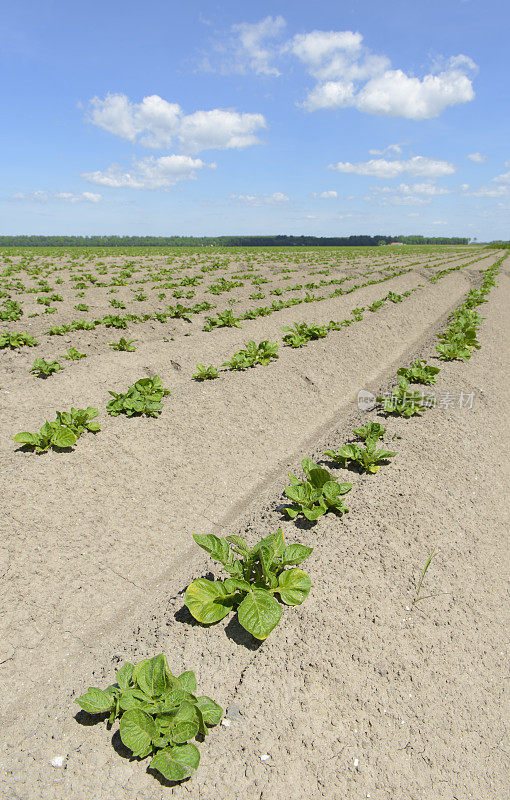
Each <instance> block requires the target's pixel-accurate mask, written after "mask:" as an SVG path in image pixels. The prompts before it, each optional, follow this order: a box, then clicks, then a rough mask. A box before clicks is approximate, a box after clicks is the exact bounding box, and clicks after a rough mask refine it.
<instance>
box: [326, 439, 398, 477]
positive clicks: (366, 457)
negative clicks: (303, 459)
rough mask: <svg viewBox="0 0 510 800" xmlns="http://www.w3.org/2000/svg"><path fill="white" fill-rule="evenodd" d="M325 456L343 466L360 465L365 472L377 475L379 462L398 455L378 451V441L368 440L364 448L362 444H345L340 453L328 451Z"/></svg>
mask: <svg viewBox="0 0 510 800" xmlns="http://www.w3.org/2000/svg"><path fill="white" fill-rule="evenodd" d="M324 455H325V456H329V457H330V458H332V459H333V461H337V462H338V463H340V464H343V466H346V465H347V463H348V462H349V461H352V462H354V463H355V464H358V465H359V467H360V469H361V470H362V471H363V472H370V473H376V472H377V471H378V470H379V467H378V466H377V464H378V463H379V461H386V460H387V459H388V458H392V457H393V456H396V455H397V454H396V453H395V452H393V451H392V450H384V449H382V448H381V449H378V448H377V440H376V439H369V438H368V439H367V440H366V442H365V446H364V447H363V445H361V444H345V445H344V446H343V447H341V448H340V450H339V451H338V452H335V451H334V450H326V451H325V452H324Z"/></svg>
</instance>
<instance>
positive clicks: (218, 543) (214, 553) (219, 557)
mask: <svg viewBox="0 0 510 800" xmlns="http://www.w3.org/2000/svg"><path fill="white" fill-rule="evenodd" d="M193 538H194V540H195V542H196V543H197V544H198V546H199V547H201V548H202V550H205V551H206V553H209V555H210V556H211V558H214V560H215V561H219V562H220V564H223V565H225V564H226V563H227V561H228V555H229V552H230V548H229V546H228V542H227V540H226V539H221V538H219V537H218V536H214V534H212V533H208V534H206V535H204V536H201V535H200V534H198V533H194V534H193Z"/></svg>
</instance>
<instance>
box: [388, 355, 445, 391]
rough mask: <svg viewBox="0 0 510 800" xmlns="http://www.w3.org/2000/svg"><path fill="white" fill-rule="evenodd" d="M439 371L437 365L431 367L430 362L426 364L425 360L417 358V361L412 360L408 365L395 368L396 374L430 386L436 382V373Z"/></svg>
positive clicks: (411, 381)
mask: <svg viewBox="0 0 510 800" xmlns="http://www.w3.org/2000/svg"><path fill="white" fill-rule="evenodd" d="M440 371H441V370H440V369H439V367H433V366H432V365H431V364H427V362H426V361H420V360H419V359H418V361H413V363H412V364H411V366H410V367H400V369H398V370H397V375H403V376H404V378H407V380H408V381H409V382H410V383H422V384H424V385H425V386H430V385H431V384H433V383H436V381H437V378H436V375H437V374H438V372H440Z"/></svg>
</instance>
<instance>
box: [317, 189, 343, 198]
mask: <svg viewBox="0 0 510 800" xmlns="http://www.w3.org/2000/svg"><path fill="white" fill-rule="evenodd" d="M313 196H314V197H318V198H319V199H321V200H334V199H335V198H337V197H338V192H336V191H335V190H334V189H328V190H327V191H326V192H321V193H320V194H317V192H314V195H313Z"/></svg>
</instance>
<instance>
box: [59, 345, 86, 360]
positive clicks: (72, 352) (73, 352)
mask: <svg viewBox="0 0 510 800" xmlns="http://www.w3.org/2000/svg"><path fill="white" fill-rule="evenodd" d="M62 358H67V360H68V361H79V360H80V359H81V358H87V354H86V353H80V351H79V350H77V349H76V347H69V348H68V350H67V353H64V354H63V356H62Z"/></svg>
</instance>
